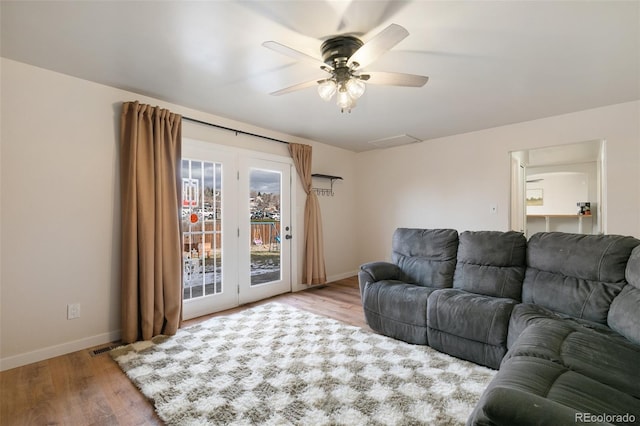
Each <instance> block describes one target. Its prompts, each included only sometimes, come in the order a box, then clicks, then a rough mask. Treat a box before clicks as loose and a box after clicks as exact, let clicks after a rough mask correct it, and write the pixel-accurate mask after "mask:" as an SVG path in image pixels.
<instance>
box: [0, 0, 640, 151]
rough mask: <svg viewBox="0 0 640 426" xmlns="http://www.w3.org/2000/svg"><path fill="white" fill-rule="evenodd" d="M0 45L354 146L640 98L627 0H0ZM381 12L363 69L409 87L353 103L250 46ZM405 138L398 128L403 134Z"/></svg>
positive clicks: (39, 62) (317, 32) (637, 46)
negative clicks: (372, 58) (328, 95)
mask: <svg viewBox="0 0 640 426" xmlns="http://www.w3.org/2000/svg"><path fill="white" fill-rule="evenodd" d="M0 7H1V9H0V13H1V42H2V45H1V53H2V56H3V57H6V58H10V59H14V60H17V61H21V62H25V63H28V64H33V65H36V66H39V67H42V68H47V69H50V70H54V71H58V72H61V73H65V74H69V75H72V76H76V77H80V78H83V79H87V80H91V81H96V82H99V83H103V84H107V85H110V86H114V87H118V88H121V89H126V90H130V91H133V92H136V93H140V94H143V95H148V96H152V97H155V98H158V99H162V100H165V101H168V102H172V103H175V104H179V105H183V106H186V107H190V108H194V109H197V110H201V111H204V112H208V113H212V114H215V115H218V116H222V117H227V118H230V119H234V120H238V121H242V122H246V123H250V124H253V125H256V126H261V127H264V128H268V129H272V130H275V131H279V132H283V133H287V134H291V135H295V136H300V137H304V138H308V139H312V140H316V141H320V142H324V143H327V144H331V145H336V146H340V147H343V148H346V149H349V150H353V151H365V150H368V149H376V148H377V146H376V145H373V144H370V143H368V142H370V141H379V140H384V139H387V138H394V137H396V136H400V135H405V134H406V135H410V136H413V137H415V138H418V139H420V140H427V139H433V138H437V137H442V136H448V135H452V134H458V133H464V132H470V131H474V130H480V129H486V128H490V127H495V126H501V125H505V124H510V123H516V122H521V121H527V120H532V119H537V118H542V117H548V116H553V115H558V114H562V113H567V112H573V111H579V110H584V109H589V108H594V107H599V106H604V105H611V104H615V103H620V102H627V101H632V100H637V99H640V30H639V28H640V2H639V1H627V2H622V1H579V0H576V1H562V2H561V1H527V2H524V1H496V2H493V1H409V2H400V1H382V0H378V1H328V0H325V1H211V2H202V1H201V2H190V1H162V2H159V1H140V2H132V1H127V2H118V1H105V2H97V1H75V2H60V1H44V2H36V1H17V2H13V1H5V0H3V1H2V3H1V6H0ZM391 23H397V24H400V25H402V26H404V27H405V28H406V29H407V30H408V31H409V33H410V35H409V37H407V38H406V39H404V40H403V41H402V42H400V43H399V44H398V45H397V46H396V47H395V48H394V49H392V50H391V51H390V52H388V53H387V54H385V55H384V56H383V57H382V58H380V59H379V60H378V61H376V62H375V63H374V64H372V65H371V66H369V67H368V68H367V70H369V71H372V70H373V71H392V72H404V73H412V74H423V75H428V76H429V77H430V80H429V82H428V83H427V85H426V86H424V87H422V88H405V87H391V86H372V85H369V86H368V87H367V91H366V93H365V94H364V95H363V97H362V98H361V99H360V100H359V101H358V106H357V107H356V108H355V109H354V110H353V112H352V113H351V114H346V113H345V114H341V113H340V110H339V109H338V107H337V106H336V105H335V103H333V102H332V103H325V102H324V101H322V100H321V99H320V98H319V96H318V94H317V92H316V91H315V89H314V88H308V89H305V90H303V91H300V92H295V93H291V94H287V95H283V96H278V97H277V96H271V95H269V93H270V92H272V91H275V90H277V89H280V88H283V87H286V86H290V85H293V84H296V83H300V82H304V81H307V80H310V79H314V78H316V77H324V76H326V74H325V73H324V72H323V71H321V70H319V69H316V68H314V66H313V65H310V63H304V62H296V61H295V60H293V59H291V58H289V57H287V56H283V55H281V54H279V53H276V52H274V51H272V50H269V49H266V48H264V47H262V42H264V41H266V40H275V41H278V42H280V43H283V44H286V45H288V46H291V47H293V48H296V49H298V50H302V51H304V52H307V53H309V54H311V55H315V56H320V44H321V42H322V40H323V39H326V38H328V37H329V36H331V35H336V34H341V33H356V34H360V35H361V38H362V40H363V41H365V42H366V41H367V40H368V39H370V38H371V37H372V36H373V35H375V34H377V33H378V32H379V31H380V30H382V29H383V28H384V27H386V26H387V25H389V24H391ZM409 139H410V138H409Z"/></svg>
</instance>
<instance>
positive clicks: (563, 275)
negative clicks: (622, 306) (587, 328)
mask: <svg viewBox="0 0 640 426" xmlns="http://www.w3.org/2000/svg"><path fill="white" fill-rule="evenodd" d="M638 244H640V240H637V239H636V238H633V237H626V236H621V235H581V234H568V233H564V232H541V233H538V234H535V235H533V236H532V237H531V238H530V239H529V243H528V247H527V271H526V274H525V279H524V284H523V288H522V301H523V302H524V303H534V304H537V305H540V306H543V307H545V308H548V309H550V310H552V311H555V312H558V313H561V314H566V315H569V316H572V317H575V318H582V319H586V320H589V321H594V322H598V323H602V324H606V323H607V316H608V313H609V307H610V306H611V302H613V299H614V298H615V297H616V296H617V295H618V294H619V293H620V291H621V290H622V288H623V286H624V285H625V284H626V280H625V269H626V266H627V260H628V259H629V256H630V255H631V251H632V250H633V249H634V247H636V246H637V245H638Z"/></svg>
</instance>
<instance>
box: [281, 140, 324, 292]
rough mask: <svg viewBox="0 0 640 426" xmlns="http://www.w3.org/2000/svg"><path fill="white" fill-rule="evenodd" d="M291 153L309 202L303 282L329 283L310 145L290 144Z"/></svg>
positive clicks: (305, 212)
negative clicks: (313, 181)
mask: <svg viewBox="0 0 640 426" xmlns="http://www.w3.org/2000/svg"><path fill="white" fill-rule="evenodd" d="M289 153H290V154H291V158H293V163H294V164H295V166H296V170H297V172H298V175H299V176H300V180H301V181H302V186H303V188H304V192H306V194H307V200H306V201H305V204H304V257H303V260H302V282H303V283H304V284H322V283H325V282H326V281H327V272H326V269H325V264H324V239H323V234H322V217H321V215H320V203H319V201H318V196H317V195H316V193H315V192H314V191H312V190H311V185H312V183H311V154H312V148H311V146H309V145H302V144H297V143H289Z"/></svg>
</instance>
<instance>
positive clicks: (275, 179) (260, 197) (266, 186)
mask: <svg viewBox="0 0 640 426" xmlns="http://www.w3.org/2000/svg"><path fill="white" fill-rule="evenodd" d="M281 185H282V175H281V173H280V172H277V171H272V170H262V169H251V170H250V171H249V210H250V211H249V216H250V222H251V235H250V236H251V241H250V244H251V285H252V286H253V285H258V284H265V283H269V282H272V281H278V280H280V279H281V270H280V259H281V255H280V236H281V234H280V193H281V192H282V191H281Z"/></svg>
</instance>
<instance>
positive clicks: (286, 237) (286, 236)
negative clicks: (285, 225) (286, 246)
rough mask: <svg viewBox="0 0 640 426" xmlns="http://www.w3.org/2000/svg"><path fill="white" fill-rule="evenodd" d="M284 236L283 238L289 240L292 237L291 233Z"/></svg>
mask: <svg viewBox="0 0 640 426" xmlns="http://www.w3.org/2000/svg"><path fill="white" fill-rule="evenodd" d="M284 238H285V239H287V240H290V239H292V238H293V237H292V236H291V235H289V234H287V235H285V236H284Z"/></svg>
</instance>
